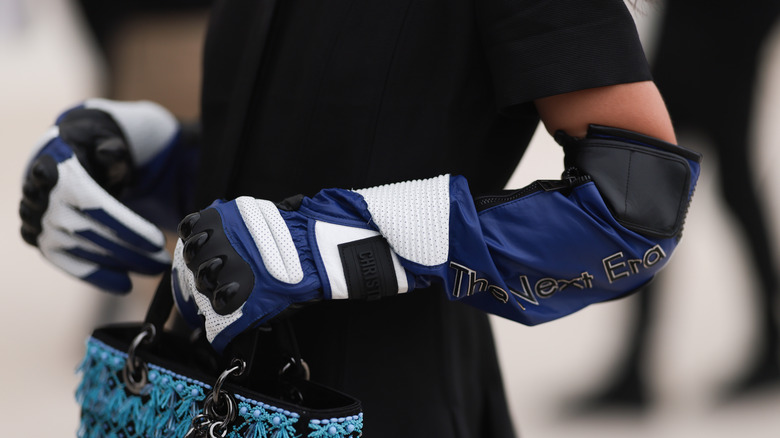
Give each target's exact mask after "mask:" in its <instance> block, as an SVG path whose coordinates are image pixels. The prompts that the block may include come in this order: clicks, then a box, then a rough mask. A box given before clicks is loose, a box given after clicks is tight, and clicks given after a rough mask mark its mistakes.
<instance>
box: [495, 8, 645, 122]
mask: <svg viewBox="0 0 780 438" xmlns="http://www.w3.org/2000/svg"><path fill="white" fill-rule="evenodd" d="M616 20H617V19H613V20H604V21H602V22H598V23H589V24H587V25H585V26H583V27H587V29H570V28H569V29H559V30H556V31H554V32H552V33H547V34H544V35H539V36H536V37H534V38H529V39H524V40H521V41H510V42H506V43H503V44H501V45H499V46H496V47H494V48H493V49H489V50H488V59H489V63H490V65H491V68H492V71H493V80H494V86H495V90H496V101H497V105H498V108H499V110H500V111H501V112H502V113H505V114H510V115H511V114H512V113H513V109H514V108H513V107H515V106H516V105H519V104H522V103H527V102H530V101H532V100H534V99H537V98H540V97H546V96H552V95H556V94H562V93H567V92H572V91H578V90H583V89H587V88H595V87H602V86H607V85H615V84H622V83H631V82H640V81H646V80H651V79H652V75H651V73H650V68H649V66H648V63H647V60H646V58H645V55H644V51H643V50H642V46H641V44H640V42H639V38H638V36H637V35H636V32H635V30H634V29H633V23H631V24H632V26H630V27H631V28H630V29H627V26H626V23H625V22H622V21H621V20H617V21H618V22H616ZM616 27H617V29H619V30H622V32H621V31H617V32H616V30H615V29H616ZM621 28H622V29H621Z"/></svg>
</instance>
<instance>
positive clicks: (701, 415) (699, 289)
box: [0, 0, 780, 438]
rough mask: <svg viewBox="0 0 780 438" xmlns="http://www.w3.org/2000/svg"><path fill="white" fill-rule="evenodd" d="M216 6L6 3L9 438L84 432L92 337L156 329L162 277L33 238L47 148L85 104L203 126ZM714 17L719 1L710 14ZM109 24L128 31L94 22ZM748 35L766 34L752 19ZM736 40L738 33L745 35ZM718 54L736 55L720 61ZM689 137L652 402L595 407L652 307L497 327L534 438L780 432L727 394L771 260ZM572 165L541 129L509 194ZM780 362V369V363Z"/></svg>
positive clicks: (775, 423)
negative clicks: (121, 271)
mask: <svg viewBox="0 0 780 438" xmlns="http://www.w3.org/2000/svg"><path fill="white" fill-rule="evenodd" d="M101 3H102V5H101ZM203 3H205V2H201V3H198V2H194V1H190V2H186V1H176V0H172V1H167V2H151V1H149V2H145V1H140V0H139V1H129V0H125V1H120V0H111V1H108V2H106V1H102V2H100V1H90V0H82V1H67V0H0V145H2V148H3V149H2V150H3V153H4V155H3V159H2V160H0V166H2V167H1V168H0V178H1V179H2V180H1V181H2V183H0V196H2V204H3V205H5V206H6V211H5V213H3V214H1V215H0V220H1V221H2V224H0V233H2V235H1V236H2V237H0V242H3V243H4V251H3V252H2V255H1V256H0V266H2V274H3V276H2V278H5V279H6V280H8V282H7V283H6V284H5V286H4V287H3V289H4V296H5V298H4V299H3V302H2V305H0V324H2V327H3V331H2V335H0V419H2V420H3V422H2V424H3V430H4V434H7V435H9V436H30V437H68V436H75V430H76V427H77V423H78V415H79V413H78V407H77V405H76V403H75V401H74V398H73V392H74V390H75V387H76V384H77V382H78V376H77V375H76V374H75V369H76V367H77V365H78V363H79V360H80V358H81V356H82V354H83V346H84V340H85V338H86V336H88V334H89V333H90V331H91V330H92V328H93V327H94V326H95V325H96V324H99V323H101V322H103V321H106V320H137V319H139V318H141V317H142V315H143V313H144V311H145V306H146V304H147V299H148V292H145V291H148V290H149V289H150V288H151V286H152V285H153V284H154V282H155V279H149V278H136V279H135V280H136V284H137V285H138V288H139V292H137V293H134V296H131V297H126V298H114V297H108V296H106V295H105V294H102V293H100V292H99V291H97V290H95V289H91V288H89V287H87V286H85V285H84V284H82V283H80V282H78V281H75V280H72V279H71V278H70V277H68V276H66V275H65V274H62V273H60V272H59V271H57V270H55V269H54V268H52V267H51V266H49V265H48V264H46V263H45V262H44V261H43V259H42V258H41V257H40V255H39V254H38V252H37V250H36V249H34V248H31V247H28V246H26V245H25V244H24V243H23V241H22V239H21V238H20V237H19V234H18V227H19V219H18V217H17V208H18V202H19V198H20V193H21V175H22V172H23V169H24V166H25V163H26V162H27V160H28V158H29V154H30V153H31V148H32V147H33V145H34V143H35V141H36V139H37V138H38V136H39V135H41V134H42V133H43V132H44V131H45V130H46V129H47V127H48V126H50V124H51V123H52V122H53V120H54V118H55V117H56V115H57V114H59V113H60V112H61V111H62V110H63V109H65V108H66V107H68V106H70V105H72V104H74V103H76V102H78V101H80V100H82V99H84V98H87V97H93V96H105V97H112V98H116V99H140V98H147V99H152V100H155V101H158V102H160V103H162V104H163V105H165V106H167V107H168V108H170V109H171V110H172V111H173V112H174V113H175V114H177V115H178V116H179V117H181V118H184V119H189V118H194V117H197V102H198V99H199V95H198V82H199V79H200V77H199V71H200V44H201V42H202V38H203V34H204V30H205V28H204V26H205V20H206V15H207V12H206V10H205V9H204V8H203ZM710 4H711V3H709V2H708V3H703V5H702V6H700V7H701V10H702V11H703V12H704V11H705V10H707V9H708V7H709V6H708V5H710ZM107 5H112V6H113V7H108V6H107ZM731 6H733V7H734V5H731ZM735 7H740V8H742V7H744V8H750V7H751V6H750V5H748V4H747V3H746V4H744V5H738V6H735ZM101 8H102V9H101ZM663 11H664V9H663V6H662V5H653V6H650V5H644V6H640V7H639V8H638V10H636V11H635V18H636V20H637V24H638V26H639V29H640V34H641V36H642V38H643V42H644V44H645V47H646V51H647V53H648V56H649V57H650V58H651V59H654V57H655V56H656V55H657V54H656V49H657V48H658V47H659V44H658V41H659V35H660V33H661V21H662V19H661V18H662V13H663ZM764 15H765V16H766V14H764ZM95 16H102V17H110V18H111V20H112V21H110V22H105V21H103V22H102V24H103V25H102V26H95V25H94V23H95V22H94V20H93V19H94V17H95ZM702 18H703V19H704V18H706V17H702ZM99 23H100V22H99ZM746 26H747V28H748V29H750V28H751V27H753V28H755V27H756V26H751V24H750V23H749V22H748V23H746ZM767 29H768V30H766V31H765V32H764V34H765V35H763V34H762V35H763V36H764V38H759V37H758V36H756V37H755V38H753V40H751V41H753V42H752V43H749V44H752V45H753V46H754V47H753V48H754V49H755V50H753V51H754V52H755V58H756V66H757V74H756V76H755V81H753V82H752V83H753V85H754V88H753V91H752V93H753V95H754V96H756V99H754V100H753V101H750V102H749V114H750V117H749V126H748V134H749V139H750V141H749V142H747V143H746V144H740V145H734V147H735V148H747V151H748V152H749V153H748V154H747V155H748V157H749V163H750V166H751V172H750V174H749V175H748V177H749V178H751V179H752V182H753V183H754V185H755V188H756V190H755V195H756V197H757V198H758V199H759V203H760V206H761V207H762V208H763V213H762V214H764V215H765V225H766V228H767V230H766V233H765V234H764V235H763V237H762V239H763V240H764V242H765V243H766V244H767V246H768V247H770V248H771V249H772V251H775V252H777V251H776V250H777V249H778V248H780V230H778V220H777V218H780V173H779V172H777V171H776V167H777V165H776V163H777V162H778V160H780V140H778V139H779V138H780V30H778V28H777V26H774V25H773V26H768V27H767ZM720 30H721V31H723V32H724V33H725V34H726V35H735V32H740V31H739V30H734V29H728V30H724V29H723V28H720ZM721 39H722V38H721ZM704 41H705V42H706V41H713V42H715V41H717V44H715V46H714V48H713V47H710V48H709V49H708V51H700V50H699V49H698V48H695V47H694V48H692V49H691V50H695V51H696V53H706V54H707V59H709V60H710V61H713V65H714V67H711V66H708V67H709V68H715V70H718V71H720V70H723V72H725V78H724V80H723V82H722V83H721V84H720V86H719V88H717V89H713V90H712V92H713V93H715V95H716V96H724V97H723V100H722V102H721V103H723V104H724V105H725V103H726V102H727V100H726V97H725V95H726V94H728V92H729V91H731V90H734V89H740V90H741V88H740V87H737V85H738V84H743V83H744V82H745V80H744V79H742V77H741V76H737V75H736V74H735V73H731V71H732V70H733V69H729V67H730V66H733V64H734V63H739V62H743V61H736V60H734V58H733V56H730V55H729V56H726V55H727V54H729V53H731V52H728V51H726V50H725V47H723V48H722V49H723V50H721V48H720V47H718V44H724V43H721V42H720V40H716V39H714V38H713V39H710V40H707V39H706V35H705V40H704ZM681 43H682V42H681ZM732 49H733V48H732ZM735 50H737V51H739V52H740V53H741V52H742V51H744V50H747V49H744V50H743V49H735ZM720 53H723V54H724V56H723V59H720V57H719V56H717V55H718V54H720ZM745 62H746V61H745ZM715 70H710V71H709V72H712V71H715ZM690 73H692V72H691V71H685V72H681V75H684V74H687V76H684V78H685V79H684V80H690V81H691V82H690V84H691V87H693V86H694V85H695V84H698V83H699V82H698V81H700V80H704V78H703V77H700V78H697V77H696V75H695V74H690ZM705 74H708V72H705ZM729 75H733V76H729ZM729 79H730V80H731V81H730V82H729ZM681 80H683V79H681ZM709 106H710V108H709V109H710V110H711V109H712V105H709ZM722 112H726V108H724V109H723V111H722ZM708 114H709V113H708ZM678 134H679V140H680V143H681V144H684V145H686V146H688V147H692V148H695V149H697V150H700V151H701V152H703V153H704V154H705V161H704V166H703V174H702V176H701V178H700V180H699V185H698V188H697V193H696V199H695V202H694V203H693V206H692V208H691V211H690V214H689V216H688V220H687V224H686V231H685V234H686V236H685V239H683V241H682V244H681V246H680V247H679V248H678V250H677V252H676V253H675V255H674V263H672V264H671V266H670V267H669V268H667V269H666V270H665V271H664V274H663V275H662V276H659V278H658V279H657V280H656V281H655V284H654V286H655V290H654V292H653V298H654V303H653V309H652V310H653V312H652V316H651V317H650V320H651V323H650V324H649V326H648V328H647V330H646V332H645V335H644V336H643V338H642V339H643V344H642V348H641V350H642V351H643V354H642V356H641V357H642V361H641V376H642V385H643V386H642V388H643V391H642V397H641V400H639V401H637V400H636V399H630V402H619V403H613V404H611V405H610V404H609V403H604V404H599V403H592V401H593V399H594V395H598V394H599V393H600V392H601V391H602V390H603V388H604V387H606V386H609V384H610V382H614V381H615V380H616V379H617V378H618V376H620V375H621V372H622V371H621V370H622V367H621V366H620V365H621V363H622V362H623V360H624V358H625V356H626V355H627V354H628V353H627V352H628V351H631V348H634V347H636V345H637V344H636V342H635V341H632V340H631V339H632V335H631V333H633V331H634V330H635V328H636V325H637V319H638V317H637V308H638V306H639V305H640V300H639V299H638V297H632V298H630V299H627V300H622V301H619V302H614V303H608V304H601V305H596V306H593V307H591V308H588V309H586V310H584V311H582V312H579V313H577V314H574V315H572V316H570V317H567V318H564V319H562V320H559V321H556V322H552V323H548V324H546V325H543V326H539V327H533V328H529V327H524V326H521V325H518V324H515V323H511V322H509V321H506V320H501V319H498V318H494V319H493V323H494V327H495V329H496V336H497V342H498V348H499V355H500V360H501V363H502V366H503V370H504V376H505V384H506V388H507V393H508V397H509V402H510V406H511V409H512V413H513V415H514V418H515V424H516V426H517V428H518V430H519V432H520V435H521V436H523V437H526V438H527V437H531V438H537V437H543V438H564V437H567V438H568V437H578V438H580V437H602V438H604V437H606V438H609V437H625V436H632V437H654V438H655V437H708V438H720V437H733V436H744V437H751V438H764V437H766V438H770V437H772V438H776V437H778V436H780V385H778V384H777V381H775V383H774V384H771V383H766V384H760V385H756V386H757V387H758V389H756V390H754V391H750V392H746V393H744V394H741V395H740V396H732V397H726V396H724V394H727V393H729V392H728V389H729V388H731V387H732V386H733V384H734V382H736V381H739V380H740V379H741V378H742V377H743V376H744V375H745V373H746V370H748V369H750V368H751V367H752V366H753V365H754V364H755V362H756V358H757V357H760V356H761V352H762V351H765V349H762V348H761V346H762V342H761V340H762V339H767V337H766V336H765V331H762V327H763V325H762V323H761V321H760V318H759V317H757V315H758V314H760V310H761V309H764V310H766V309H767V308H768V309H769V312H764V313H768V314H774V315H777V314H778V311H779V310H780V309H778V300H777V299H775V301H774V302H771V301H765V300H762V299H761V297H762V294H761V293H760V290H761V289H762V282H761V280H760V278H761V274H760V273H759V271H758V270H757V269H756V266H757V265H759V264H760V263H761V262H762V261H764V262H765V261H766V260H765V259H766V257H764V258H762V260H759V261H755V258H754V257H752V256H751V255H750V254H752V253H751V251H750V248H751V246H750V245H749V244H748V243H747V240H746V239H745V234H746V233H745V232H744V230H743V228H741V227H739V226H738V223H739V222H738V221H737V219H736V218H735V217H734V215H733V214H731V212H730V210H729V208H728V207H727V205H728V204H727V203H726V201H725V200H724V196H722V193H721V190H720V187H721V185H722V184H721V183H722V181H723V179H722V177H721V175H720V172H719V171H718V160H719V159H720V157H723V156H726V155H724V154H723V153H722V152H718V151H719V150H718V149H717V148H718V147H719V146H717V145H716V144H714V143H717V142H713V141H712V139H711V138H708V137H707V136H706V135H701V134H702V133H701V132H696V131H693V130H692V131H691V132H690V133H689V132H687V131H680V132H678ZM561 157H562V154H561V152H560V149H559V148H558V147H557V145H555V144H554V143H553V142H552V140H551V139H550V138H549V137H548V136H547V135H546V134H545V133H543V132H542V133H540V135H538V136H537V137H535V138H534V140H533V143H532V146H531V148H530V149H529V152H528V154H527V155H526V157H525V158H524V161H523V163H521V165H520V166H519V168H518V170H517V172H516V174H515V176H514V177H513V179H512V181H511V182H510V184H509V185H510V186H512V187H519V186H522V185H525V184H527V183H528V182H531V181H532V180H534V179H538V178H545V179H548V178H551V177H554V176H555V175H558V174H559V173H560V171H561V170H562V165H561ZM727 160H731V158H727ZM540 163H541V164H540ZM732 196H734V195H732ZM737 197H738V198H739V197H740V196H738V195H737ZM732 204H733V201H732ZM753 231H755V229H753ZM770 264H774V266H773V268H772V269H773V271H774V272H776V271H777V267H778V265H777V264H776V263H775V262H774V261H773V260H770ZM773 293H774V294H775V295H776V294H778V293H780V291H773ZM773 360H774V361H775V362H777V361H778V360H780V358H778V357H776V353H775V357H774V359H773ZM769 381H771V379H768V380H767V382H769ZM615 406H617V407H615Z"/></svg>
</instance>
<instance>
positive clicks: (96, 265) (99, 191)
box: [19, 99, 179, 293]
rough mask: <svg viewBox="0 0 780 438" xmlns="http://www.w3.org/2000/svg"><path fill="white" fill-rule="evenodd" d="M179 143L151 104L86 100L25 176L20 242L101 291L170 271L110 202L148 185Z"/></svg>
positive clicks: (141, 225) (159, 244)
mask: <svg viewBox="0 0 780 438" xmlns="http://www.w3.org/2000/svg"><path fill="white" fill-rule="evenodd" d="M178 136H179V124H178V122H177V121H176V119H175V118H174V117H173V115H172V114H170V113H169V112H168V111H167V110H165V109H164V108H162V107H160V106H159V105H157V104H154V103H151V102H115V101H109V100H104V99H91V100H87V101H85V102H84V103H83V104H82V105H80V106H78V107H75V108H72V109H70V110H68V111H66V112H65V113H63V114H62V115H61V116H60V117H59V118H58V120H57V122H56V125H55V126H54V127H52V128H51V129H50V130H49V131H48V132H47V133H46V134H45V135H44V137H43V138H42V139H41V140H40V142H39V144H38V145H37V147H36V152H35V154H34V156H33V158H32V160H31V162H30V164H29V166H28V168H27V170H26V171H25V175H24V184H23V197H22V201H21V204H20V207H19V214H20V216H21V219H22V228H21V233H22V237H23V238H24V240H25V241H26V242H27V243H29V244H31V245H34V246H37V247H38V248H39V249H40V251H41V253H42V254H43V256H44V257H45V258H47V259H48V260H50V261H51V262H52V263H54V264H55V265H56V266H58V267H60V268H61V269H63V270H65V271H66V272H68V273H70V274H72V275H74V276H76V277H79V278H81V279H83V280H85V281H87V282H89V283H91V284H93V285H95V286H97V287H99V288H101V289H105V290H108V291H111V292H117V293H124V292H127V291H129V290H130V288H131V282H130V279H129V277H128V272H138V273H142V274H158V273H160V272H163V271H164V270H165V269H166V268H168V267H169V266H170V255H169V254H168V253H167V252H166V250H165V237H164V235H163V233H162V231H161V230H160V229H159V228H157V226H155V225H154V224H152V223H151V222H149V221H148V220H146V219H144V218H143V217H141V216H139V215H138V214H136V213H135V212H134V211H132V210H131V209H130V208H128V207H127V206H125V205H124V204H123V203H121V202H119V201H118V200H117V197H120V196H123V195H124V194H125V193H126V192H128V191H132V190H133V189H135V188H136V187H139V186H144V185H148V182H147V181H145V180H148V179H150V178H151V177H152V176H151V175H152V174H153V173H159V171H155V172H150V171H149V169H150V168H153V167H155V166H156V165H158V162H159V161H161V160H163V158H162V157H167V156H168V155H170V150H171V149H172V148H173V145H174V144H175V143H176V141H177V139H178Z"/></svg>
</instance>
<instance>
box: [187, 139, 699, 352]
mask: <svg viewBox="0 0 780 438" xmlns="http://www.w3.org/2000/svg"><path fill="white" fill-rule="evenodd" d="M557 139H558V140H559V142H561V143H563V144H564V148H565V151H566V162H567V165H569V168H568V169H567V170H566V172H565V173H564V178H563V179H561V180H555V181H537V182H535V183H533V184H531V185H529V186H528V187H525V188H523V189H520V190H514V191H505V192H502V193H499V194H495V195H491V196H485V197H478V198H476V199H474V198H473V197H472V195H471V193H470V192H469V188H468V185H467V182H466V180H465V178H463V177H458V176H449V175H444V176H439V177H436V178H432V179H427V180H418V181H409V182H402V183H396V184H390V185H385V186H380V187H374V188H369V189H363V190H343V189H327V190H323V191H321V192H319V193H318V194H316V195H315V196H313V197H311V198H308V197H302V196H299V197H296V198H291V199H288V200H285V201H283V202H282V203H280V204H274V203H272V202H270V201H265V200H259V199H254V198H250V197H241V198H238V199H235V200H232V201H229V202H222V201H218V202H215V203H214V204H213V205H212V206H210V207H209V208H207V209H205V210H202V211H200V212H199V213H194V214H192V215H189V216H187V217H186V218H185V219H184V220H183V221H182V222H181V224H180V226H179V236H180V240H179V242H178V244H177V247H176V250H175V253H174V264H173V267H174V275H173V279H172V281H173V290H174V298H175V300H176V303H177V306H178V308H179V309H180V311H181V312H182V314H183V315H184V316H185V318H186V319H187V320H188V321H189V322H190V323H191V324H193V325H195V326H204V325H205V329H206V335H207V339H208V340H209V341H210V342H211V343H212V345H213V346H214V348H215V349H216V350H218V351H221V350H222V349H224V348H225V346H226V345H227V344H228V343H229V342H230V341H231V340H232V339H233V338H234V337H235V336H237V335H238V334H240V333H241V332H243V331H244V330H247V329H248V328H251V327H253V326H255V325H257V324H261V323H263V322H266V321H268V320H269V319H271V318H273V317H274V316H275V315H278V314H279V313H281V312H283V311H284V310H285V309H287V308H288V307H290V306H293V305H296V304H298V303H305V302H309V301H313V300H322V299H378V298H382V297H388V296H393V295H396V294H401V293H406V292H409V291H412V290H414V289H417V288H421V287H425V286H428V285H429V284H431V283H434V282H435V283H440V284H443V286H444V288H445V290H446V291H447V294H448V297H449V298H450V299H452V300H462V301H464V302H466V303H468V304H471V305H474V306H476V307H478V308H480V309H483V310H486V311H488V312H491V313H494V314H497V315H501V316H504V317H507V318H510V319H512V320H515V321H518V322H521V323H523V324H527V325H534V324H538V323H541V322H545V321H549V320H553V319H556V318H559V317H561V316H564V315H567V314H570V313H572V312H574V311H576V310H578V309H581V308H583V307H585V306H587V305H589V304H592V303H595V302H601V301H606V300H610V299H614V298H617V297H620V296H623V295H626V294H628V293H630V292H633V291H635V290H637V289H638V288H639V287H641V286H642V285H644V284H645V283H647V282H648V281H649V280H650V279H651V278H652V277H653V276H654V275H655V274H656V273H657V272H658V270H659V269H660V268H661V267H662V266H664V265H665V264H666V262H667V261H668V260H669V257H670V256H671V254H672V251H673V250H674V249H675V247H676V246H677V244H678V241H679V239H680V236H681V232H682V225H683V221H684V218H685V215H686V212H687V209H688V205H689V203H690V200H691V197H692V195H693V190H694V187H695V184H696V181H697V179H698V174H699V161H700V156H699V155H698V154H696V153H694V152H691V151H688V150H686V149H683V148H681V147H679V146H676V145H672V144H669V143H665V142H662V141H660V140H657V139H654V138H650V137H646V136H643V135H640V134H636V133H633V132H628V131H622V130H618V129H613V128H604V127H591V129H590V132H589V135H588V137H587V138H585V139H581V140H578V139H573V138H569V137H566V136H565V135H564V134H559V135H558V136H557Z"/></svg>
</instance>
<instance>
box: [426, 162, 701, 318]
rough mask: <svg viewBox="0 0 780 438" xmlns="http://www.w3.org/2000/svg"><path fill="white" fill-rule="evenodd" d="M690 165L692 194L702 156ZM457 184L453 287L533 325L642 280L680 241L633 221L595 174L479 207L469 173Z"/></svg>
mask: <svg viewBox="0 0 780 438" xmlns="http://www.w3.org/2000/svg"><path fill="white" fill-rule="evenodd" d="M689 165H690V167H691V169H692V177H691V180H690V189H689V191H688V193H689V194H690V195H692V193H693V190H694V186H695V183H696V180H697V178H698V173H699V165H698V162H695V161H691V160H689ZM451 194H452V197H453V199H452V204H451V205H452V206H453V207H454V208H453V209H452V211H451V215H450V237H451V239H450V242H451V247H450V257H449V261H448V264H447V266H446V270H447V272H446V273H444V272H441V271H440V272H438V276H439V277H440V278H441V279H443V280H444V285H445V288H446V291H447V294H448V297H449V298H450V299H452V300H463V301H464V302H466V303H468V304H470V305H473V306H475V307H477V308H480V309H482V310H485V311H487V312H490V313H493V314H496V315H499V316H502V317H505V318H508V319H511V320H514V321H517V322H520V323H523V324H526V325H536V324H540V323H543V322H546V321H550V320H554V319H557V318H560V317H562V316H565V315H568V314H570V313H573V312H575V311H577V310H580V309H582V308H584V307H586V306H588V305H590V304H593V303H597V302H602V301H607V300H611V299H614V298H618V297H621V296H624V295H627V294H629V293H631V292H633V291H635V290H637V289H638V288H640V287H641V286H642V285H644V284H646V283H647V282H648V281H650V279H652V278H653V276H654V275H655V274H656V273H658V271H659V270H660V269H662V268H663V267H664V266H665V265H666V263H667V262H668V261H669V258H670V256H671V255H672V252H673V251H674V249H675V248H676V246H677V244H678V242H679V236H674V237H670V238H653V237H649V236H645V235H642V234H639V233H637V232H634V231H632V230H629V229H627V228H625V227H623V226H622V225H621V224H620V223H618V221H617V220H616V219H615V218H614V217H613V215H612V213H611V212H610V210H609V208H608V207H607V205H606V204H605V202H604V200H603V199H602V196H601V194H600V193H599V191H598V189H597V188H596V185H595V184H594V183H593V182H586V183H583V184H580V185H575V186H574V187H572V188H570V189H569V190H551V191H545V190H538V191H534V192H532V193H530V194H527V195H525V196H520V197H518V198H517V199H512V200H510V201H507V202H502V203H498V205H495V206H493V207H490V208H487V209H485V210H482V211H480V212H479V213H476V212H475V210H473V209H474V205H473V201H472V198H471V196H470V195H469V194H468V188H467V186H466V181H465V179H463V178H460V177H453V179H452V182H451ZM689 199H690V197H689ZM686 207H687V206H686Z"/></svg>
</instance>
